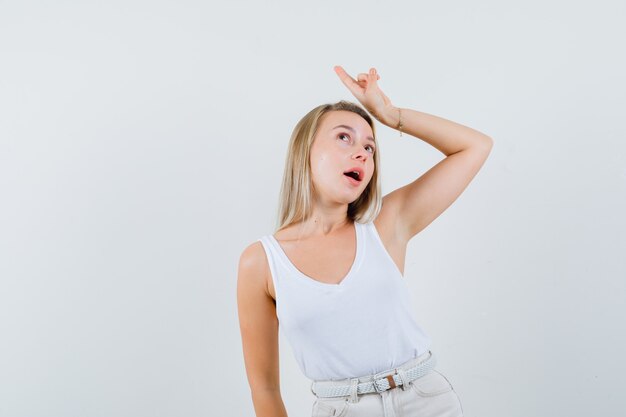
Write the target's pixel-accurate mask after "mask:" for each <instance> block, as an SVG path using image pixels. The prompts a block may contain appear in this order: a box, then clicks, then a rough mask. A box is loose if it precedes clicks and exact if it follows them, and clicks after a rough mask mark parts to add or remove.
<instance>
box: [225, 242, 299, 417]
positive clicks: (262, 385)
mask: <svg viewBox="0 0 626 417" xmlns="http://www.w3.org/2000/svg"><path fill="white" fill-rule="evenodd" d="M268 274H269V267H268V265H267V260H266V257H265V251H264V250H263V247H262V245H261V242H258V241H257V242H255V243H253V244H251V245H250V246H248V247H247V248H246V249H245V250H244V251H243V252H242V254H241V257H240V259H239V272H238V276H237V309H238V314H239V327H240V330H241V340H242V344H243V355H244V362H245V367H246V375H247V378H248V384H249V386H250V393H251V395H252V402H253V404H254V411H255V413H256V416H257V417H287V411H286V409H285V405H284V404H283V400H282V397H281V395H280V373H279V362H278V318H277V317H276V307H275V304H274V299H273V298H272V297H271V296H270V294H269V292H268V289H267V285H266V283H267V278H268V277H269V275H268Z"/></svg>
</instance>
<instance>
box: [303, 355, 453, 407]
mask: <svg viewBox="0 0 626 417" xmlns="http://www.w3.org/2000/svg"><path fill="white" fill-rule="evenodd" d="M429 355H430V351H429V352H426V353H424V354H422V355H421V356H419V357H417V358H415V359H412V360H410V361H408V362H406V363H404V364H402V365H400V366H399V367H398V368H401V369H408V368H410V367H412V366H415V365H416V364H418V363H420V362H421V361H423V360H424V359H426V358H428V356H429ZM395 369H397V368H395ZM393 373H394V369H390V370H388V371H384V372H380V373H378V374H376V375H378V376H379V377H380V376H385V375H387V374H388V375H392V374H393ZM372 378H373V375H366V376H363V377H359V382H366V381H371V380H372ZM350 381H351V379H350V378H347V379H344V380H327V381H314V383H315V384H316V386H328V385H331V386H332V385H346V384H347V385H349V384H350ZM331 416H332V417H462V416H463V407H462V406H461V401H460V400H459V397H458V396H457V394H456V392H455V391H454V388H453V387H452V384H451V383H450V381H448V379H447V378H446V377H445V376H443V374H441V373H440V372H439V371H437V370H436V369H431V370H430V371H429V372H428V373H427V374H426V375H423V376H422V377H420V378H417V379H415V380H413V381H411V383H410V384H409V385H407V386H406V387H405V389H402V386H399V387H396V388H392V389H389V390H387V391H383V392H381V393H378V392H371V393H367V394H359V395H358V396H357V397H356V401H352V400H351V397H350V395H346V396H344V397H334V398H321V397H316V399H315V402H314V403H313V410H312V417H331Z"/></svg>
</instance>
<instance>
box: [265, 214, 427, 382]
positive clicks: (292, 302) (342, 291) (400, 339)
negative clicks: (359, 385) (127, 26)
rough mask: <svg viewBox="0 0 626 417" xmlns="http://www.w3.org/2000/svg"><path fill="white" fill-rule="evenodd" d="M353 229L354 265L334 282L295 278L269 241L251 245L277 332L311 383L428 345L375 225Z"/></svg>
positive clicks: (394, 362) (365, 369)
mask: <svg viewBox="0 0 626 417" xmlns="http://www.w3.org/2000/svg"><path fill="white" fill-rule="evenodd" d="M354 225H355V228H356V259H355V260H354V263H353V264H352V266H351V268H350V271H349V272H348V274H347V275H346V276H345V277H344V279H343V280H342V281H341V282H340V283H339V284H328V283H324V282H320V281H317V280H314V279H313V278H311V277H309V276H307V275H305V274H304V273H302V272H301V271H300V270H299V269H297V268H296V267H295V265H294V264H293V263H291V261H290V260H289V258H288V257H287V255H286V254H285V252H284V251H283V249H282V247H281V246H280V245H279V243H278V241H277V240H276V239H275V238H274V236H273V235H266V236H263V237H261V238H260V239H258V240H259V241H261V243H262V244H263V248H264V249H265V253H266V255H267V258H268V261H269V267H270V271H271V274H272V281H273V283H274V290H275V294H276V315H277V317H278V321H279V328H280V329H282V330H281V331H282V332H283V334H284V335H285V336H286V337H287V340H288V341H289V343H290V345H291V349H292V351H293V353H294V355H295V358H296V361H297V362H298V365H299V367H300V369H301V371H302V373H303V374H304V375H305V376H306V377H308V378H309V379H311V380H327V379H344V378H354V377H359V376H364V375H369V374H375V373H378V372H381V371H384V370H387V369H391V368H395V367H396V366H399V365H401V364H402V363H404V362H406V361H408V360H410V359H413V358H416V357H417V356H419V355H421V354H423V353H425V352H427V351H428V349H429V347H430V344H431V339H430V337H429V336H428V335H427V334H426V333H425V332H424V331H423V330H422V329H421V328H420V327H419V326H418V324H417V322H416V320H415V317H414V314H413V310H412V306H411V302H412V298H411V296H410V293H409V289H408V287H407V285H406V281H405V278H404V277H402V274H401V273H400V271H399V270H398V267H397V266H396V264H395V263H394V261H393V259H392V258H391V256H390V255H389V253H388V252H387V250H386V249H385V247H384V246H383V243H382V240H381V239H380V236H379V235H378V231H377V230H376V227H375V225H374V223H373V222H369V223H357V222H355V223H354Z"/></svg>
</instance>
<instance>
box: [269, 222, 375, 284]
mask: <svg viewBox="0 0 626 417" xmlns="http://www.w3.org/2000/svg"><path fill="white" fill-rule="evenodd" d="M353 224H354V232H355V242H356V243H355V244H356V251H355V252H356V253H355V256H354V259H353V261H352V265H351V266H350V270H348V273H347V274H346V275H345V276H344V277H343V279H342V280H341V281H339V283H337V284H331V283H328V282H322V281H318V280H316V279H314V278H311V277H310V276H308V275H307V274H305V273H304V272H302V271H300V270H299V269H298V268H297V267H296V266H295V265H294V264H293V262H291V260H290V259H289V257H288V256H287V254H286V253H285V251H284V250H283V248H282V246H280V244H279V243H278V240H277V239H276V238H275V237H274V235H271V234H270V235H269V237H270V239H271V240H272V242H273V243H274V244H275V245H276V248H277V250H278V253H279V255H280V259H281V260H282V261H283V263H284V264H285V265H286V266H287V268H289V269H291V270H292V271H293V273H294V274H295V275H296V277H298V278H299V279H300V280H302V281H303V282H307V283H309V284H311V285H314V286H317V287H321V288H329V289H339V288H343V287H344V286H345V285H346V284H347V283H348V282H349V281H350V278H351V277H352V276H353V275H354V273H355V271H356V270H357V268H358V267H359V265H360V263H361V257H362V254H363V249H364V248H363V246H364V244H365V239H363V237H362V229H361V228H362V226H363V225H362V224H360V223H358V222H356V221H355V222H353Z"/></svg>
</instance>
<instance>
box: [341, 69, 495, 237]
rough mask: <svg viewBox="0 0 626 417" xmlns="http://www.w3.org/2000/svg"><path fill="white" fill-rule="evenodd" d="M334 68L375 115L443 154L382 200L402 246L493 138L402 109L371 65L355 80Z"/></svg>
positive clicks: (463, 183)
mask: <svg viewBox="0 0 626 417" xmlns="http://www.w3.org/2000/svg"><path fill="white" fill-rule="evenodd" d="M334 69H335V72H336V73H337V75H338V76H339V78H340V79H341V81H342V82H343V83H344V85H345V86H346V87H348V89H349V90H350V91H351V92H352V94H353V95H354V96H355V97H356V98H357V99H358V100H359V102H360V103H361V104H363V106H364V107H365V108H366V109H367V110H368V111H369V112H370V113H371V114H372V115H373V116H374V117H376V119H377V120H378V121H379V122H381V123H383V124H384V125H387V126H389V127H391V128H394V129H399V130H400V131H401V132H405V133H408V134H409V135H411V136H414V137H416V138H419V139H421V140H423V141H425V142H427V143H428V144H430V145H432V146H433V147H435V148H436V149H438V150H439V151H441V152H442V153H443V154H444V155H446V157H445V158H444V159H443V160H442V161H440V162H439V163H438V164H436V165H435V166H434V167H432V168H430V169H429V170H428V171H426V173H424V174H423V175H421V176H420V177H419V178H417V179H415V180H414V181H413V182H411V183H410V184H407V185H405V186H403V187H401V188H398V189H397V190H394V191H392V192H391V193H389V194H387V195H386V196H385V197H384V198H383V207H382V209H381V213H380V216H381V217H384V218H387V219H392V222H393V225H392V229H393V230H394V237H395V239H396V240H397V241H399V242H401V243H402V244H406V243H407V242H408V241H409V239H411V238H412V237H413V236H415V235H416V234H417V233H419V232H420V231H421V230H422V229H424V228H425V227H426V226H428V225H429V224H430V223H431V222H432V221H433V220H434V219H436V218H437V217H438V216H439V215H440V214H441V213H443V211H444V210H445V209H447V208H448V207H449V206H450V205H451V204H452V203H453V202H454V201H455V200H456V199H457V198H458V197H459V195H461V193H462V192H463V190H465V188H467V186H468V185H469V183H470V182H471V181H472V179H473V178H474V177H475V176H476V174H477V173H478V171H479V170H480V168H481V167H482V166H483V164H484V162H485V160H486V159H487V157H488V156H489V153H490V152H491V148H492V147H493V140H492V139H491V137H489V136H487V135H485V134H484V133H482V132H479V131H477V130H475V129H472V128H470V127H467V126H463V125H462V124H460V123H456V122H453V121H451V120H447V119H444V118H442V117H438V116H435V115H432V114H428V113H424V112H420V111H417V110H411V109H400V108H398V107H396V106H394V105H393V104H392V102H391V100H390V99H389V98H388V97H387V96H386V95H385V94H384V93H383V92H382V90H381V89H380V87H379V86H378V80H379V79H380V76H379V75H378V73H377V72H376V69H375V68H370V71H369V72H368V73H367V74H364V73H362V74H359V75H358V77H357V79H356V80H355V79H353V78H352V77H351V76H350V75H348V73H346V71H345V70H344V69H343V68H342V67H341V66H335V68H334Z"/></svg>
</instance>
